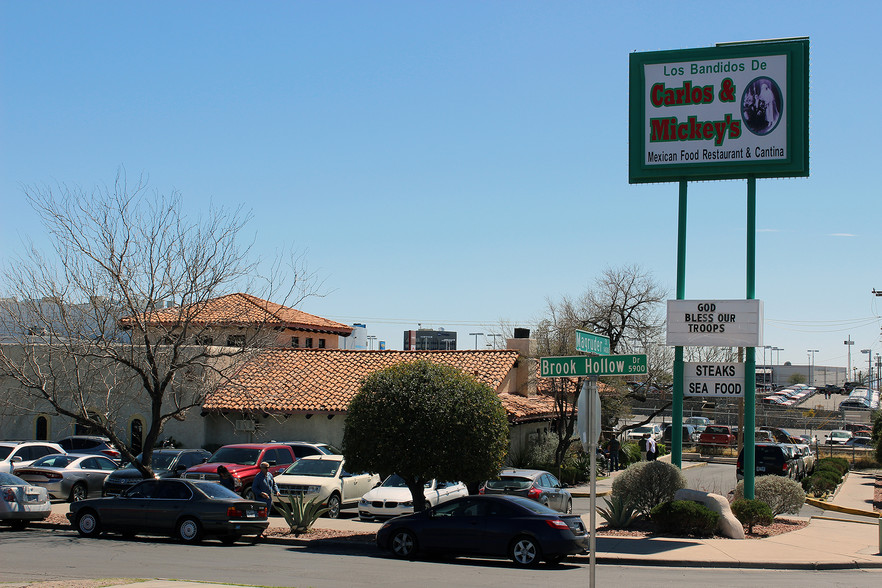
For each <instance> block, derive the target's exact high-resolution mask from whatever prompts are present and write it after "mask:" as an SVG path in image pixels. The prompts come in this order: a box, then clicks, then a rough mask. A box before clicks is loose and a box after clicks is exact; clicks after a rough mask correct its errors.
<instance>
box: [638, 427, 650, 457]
mask: <svg viewBox="0 0 882 588" xmlns="http://www.w3.org/2000/svg"><path fill="white" fill-rule="evenodd" d="M648 447H649V433H643V438H642V439H640V461H646V451H647V449H648Z"/></svg>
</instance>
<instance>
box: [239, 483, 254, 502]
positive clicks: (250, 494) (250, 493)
mask: <svg viewBox="0 0 882 588" xmlns="http://www.w3.org/2000/svg"><path fill="white" fill-rule="evenodd" d="M242 498H244V499H245V500H254V490H252V489H251V487H250V486H249V487H248V488H246V489H245V492H243V493H242Z"/></svg>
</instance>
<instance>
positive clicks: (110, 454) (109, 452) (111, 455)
mask: <svg viewBox="0 0 882 588" xmlns="http://www.w3.org/2000/svg"><path fill="white" fill-rule="evenodd" d="M101 453H103V454H104V455H106V456H107V457H109V458H110V459H119V456H120V452H119V451H117V450H116V449H102V450H101Z"/></svg>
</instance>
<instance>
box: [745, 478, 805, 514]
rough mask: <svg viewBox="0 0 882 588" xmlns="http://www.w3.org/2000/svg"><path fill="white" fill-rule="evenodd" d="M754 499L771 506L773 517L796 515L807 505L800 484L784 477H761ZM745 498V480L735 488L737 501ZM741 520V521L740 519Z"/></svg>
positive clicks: (756, 481)
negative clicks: (787, 514)
mask: <svg viewBox="0 0 882 588" xmlns="http://www.w3.org/2000/svg"><path fill="white" fill-rule="evenodd" d="M753 490H754V494H753V497H754V498H755V499H756V500H761V501H762V502H764V503H766V504H768V505H769V509H771V511H772V516H773V517H776V516H778V515H780V514H784V513H790V514H796V513H798V512H799V509H800V508H802V505H803V504H805V492H804V491H803V488H802V487H801V486H800V484H799V482H797V481H795V480H791V479H790V478H784V477H782V476H760V477H758V478H756V480H755V482H754V488H753ZM743 498H744V480H742V481H740V482H738V485H737V486H735V500H742V499H743ZM739 520H740V519H739Z"/></svg>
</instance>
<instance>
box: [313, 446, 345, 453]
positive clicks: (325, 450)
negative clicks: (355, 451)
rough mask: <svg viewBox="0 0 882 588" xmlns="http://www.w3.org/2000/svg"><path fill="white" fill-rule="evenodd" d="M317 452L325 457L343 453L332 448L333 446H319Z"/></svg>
mask: <svg viewBox="0 0 882 588" xmlns="http://www.w3.org/2000/svg"><path fill="white" fill-rule="evenodd" d="M318 450H319V451H321V452H322V453H324V454H325V455H343V452H342V451H340V450H339V449H337V448H336V447H334V446H333V445H319V446H318Z"/></svg>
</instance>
